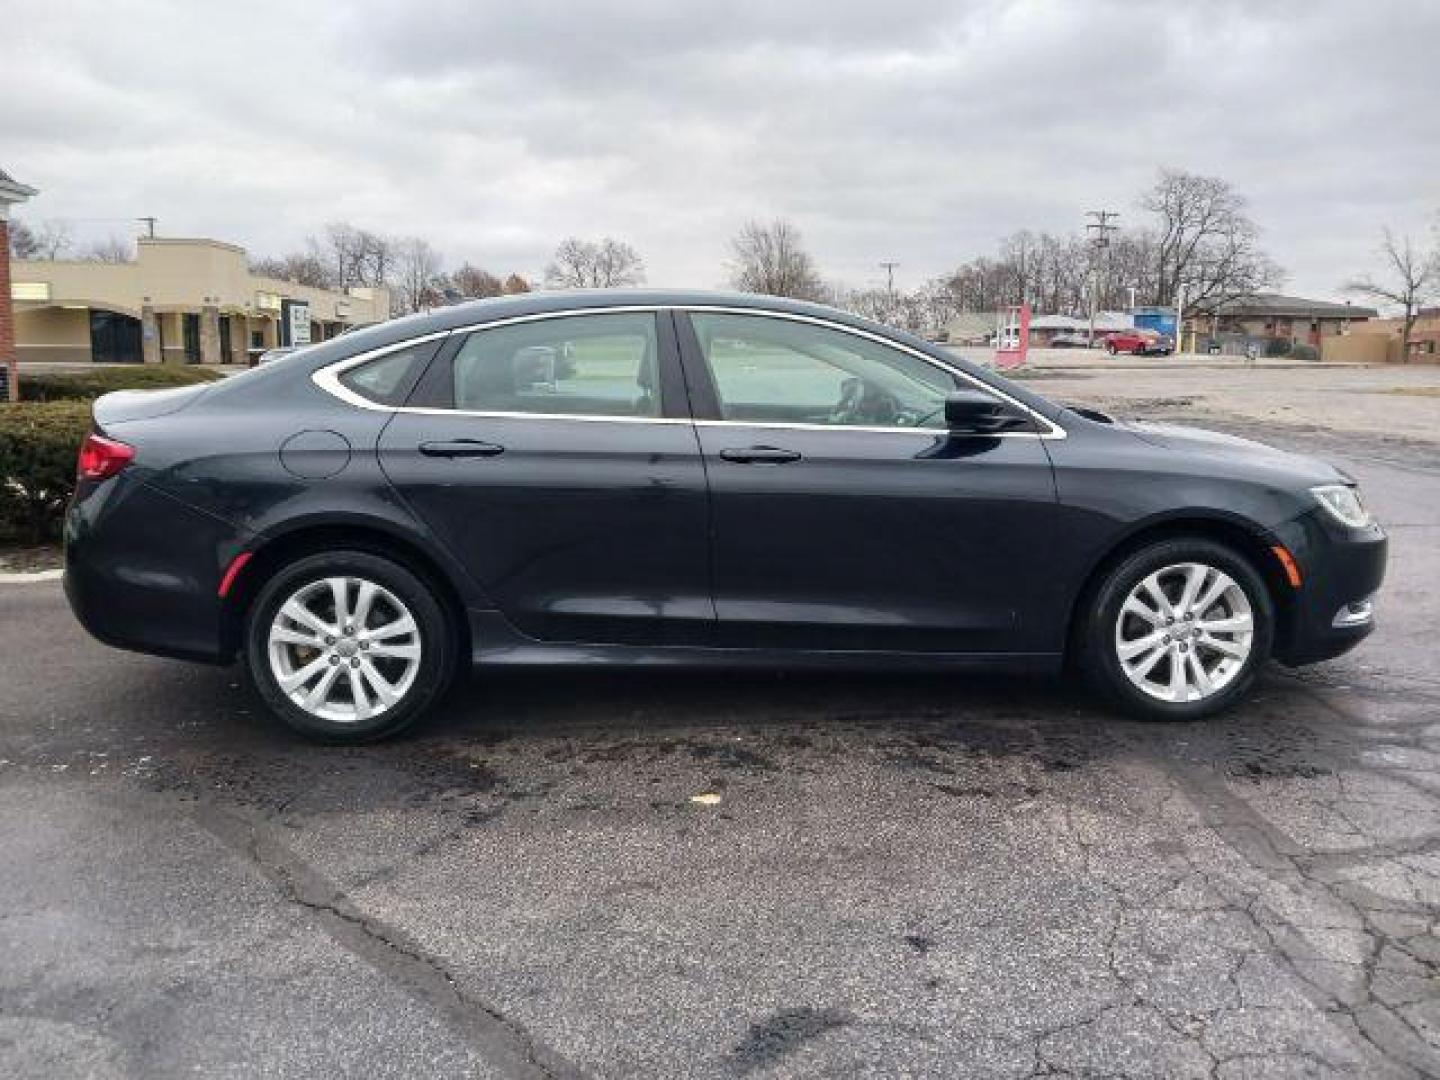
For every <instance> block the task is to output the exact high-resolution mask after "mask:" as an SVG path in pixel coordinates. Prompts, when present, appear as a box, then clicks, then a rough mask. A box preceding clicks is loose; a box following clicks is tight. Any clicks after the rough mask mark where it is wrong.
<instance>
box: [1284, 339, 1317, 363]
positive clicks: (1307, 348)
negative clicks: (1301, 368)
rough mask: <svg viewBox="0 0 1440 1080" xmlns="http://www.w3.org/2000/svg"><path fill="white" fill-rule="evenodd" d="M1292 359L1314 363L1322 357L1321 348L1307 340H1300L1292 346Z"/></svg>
mask: <svg viewBox="0 0 1440 1080" xmlns="http://www.w3.org/2000/svg"><path fill="white" fill-rule="evenodd" d="M1290 359H1291V360H1305V361H1307V362H1309V363H1314V362H1315V361H1316V360H1319V359H1320V350H1319V349H1317V348H1316V347H1315V346H1314V345H1310V344H1308V343H1306V342H1299V343H1297V344H1295V345H1292V346H1290Z"/></svg>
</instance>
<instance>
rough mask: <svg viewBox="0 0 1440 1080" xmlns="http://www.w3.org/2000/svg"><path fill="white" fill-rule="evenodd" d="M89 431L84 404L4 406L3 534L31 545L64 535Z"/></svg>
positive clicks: (0, 466)
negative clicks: (63, 526)
mask: <svg viewBox="0 0 1440 1080" xmlns="http://www.w3.org/2000/svg"><path fill="white" fill-rule="evenodd" d="M89 430H90V406H89V405H88V404H86V403H84V402H78V401H56V402H48V403H45V404H38V405H26V404H21V405H0V533H8V534H9V535H10V536H11V537H13V538H16V539H20V540H23V541H25V542H27V543H32V544H39V543H43V542H44V541H46V540H49V539H53V538H55V537H58V536H59V535H60V528H61V524H62V523H63V521H64V518H65V504H66V503H68V502H69V501H70V495H71V493H72V492H73V491H74V490H75V456H76V454H77V453H79V450H80V444H81V443H82V442H84V441H85V435H86V433H87V432H89Z"/></svg>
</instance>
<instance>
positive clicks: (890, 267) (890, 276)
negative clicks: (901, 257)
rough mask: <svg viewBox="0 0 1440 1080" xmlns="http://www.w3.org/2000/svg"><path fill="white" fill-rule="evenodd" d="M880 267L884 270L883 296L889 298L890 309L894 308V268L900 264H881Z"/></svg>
mask: <svg viewBox="0 0 1440 1080" xmlns="http://www.w3.org/2000/svg"><path fill="white" fill-rule="evenodd" d="M880 265H881V266H883V267H884V268H885V295H886V296H888V297H889V298H890V306H891V307H894V306H895V268H896V267H897V266H899V265H900V264H899V263H898V262H882V263H881V264H880Z"/></svg>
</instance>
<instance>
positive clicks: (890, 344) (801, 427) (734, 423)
mask: <svg viewBox="0 0 1440 1080" xmlns="http://www.w3.org/2000/svg"><path fill="white" fill-rule="evenodd" d="M677 310H680V311H706V312H714V313H717V314H722V315H754V316H759V317H760V318H764V319H786V320H788V321H790V322H800V323H810V324H812V325H814V326H821V327H824V328H825V329H827V330H838V331H839V332H840V333H842V334H851V335H853V336H854V337H860V338H866V339H867V340H869V341H873V342H875V344H877V345H883V346H885V347H886V348H890V349H895V350H897V351H899V352H903V353H908V354H909V355H910V356H913V357H915V359H917V360H920V361H922V362H923V363H926V364H929V365H930V366H931V367H937V368H939V369H940V370H941V371H945V372H948V373H949V374H951V375H953V376H954V377H955V378H957V379H962V380H964V381H965V382H967V383H969V384H970V385H971V386H974V387H975V388H976V389H977V390H982V391H984V392H985V393H987V394H991V395H993V396H995V397H998V398H999V399H1000V400H1002V401H1005V402H1008V403H1009V404H1011V405H1013V406H1014V407H1015V408H1017V409H1019V410H1020V411H1021V412H1023V413H1024V414H1025V415H1026V416H1028V417H1030V418H1031V419H1032V420H1034V421H1035V422H1036V423H1038V424H1041V425H1044V430H1041V431H1003V432H999V433H998V434H995V435H988V436H985V437H986V438H991V439H1063V438H1065V437H1066V434H1067V433H1066V431H1065V429H1064V428H1062V427H1061V426H1060V425H1059V424H1057V423H1055V421H1053V420H1050V419H1048V418H1047V417H1045V416H1043V415H1042V414H1040V413H1038V412H1036V411H1035V410H1034V409H1032V408H1030V406H1028V405H1026V404H1025V403H1024V402H1023V401H1020V400H1018V399H1016V398H1013V397H1011V396H1010V395H1009V394H1007V393H1005V391H1003V390H999V389H997V388H996V387H993V386H991V385H990V384H989V383H987V382H985V381H983V380H981V379H977V378H975V376H973V375H971V374H970V373H969V372H966V371H962V370H960V369H959V368H956V367H951V366H950V365H949V364H947V363H945V362H944V361H943V360H940V359H937V358H936V357H934V356H931V355H930V354H929V353H925V352H921V351H920V350H919V349H916V348H913V347H911V346H909V345H906V344H904V343H903V342H900V341H895V340H894V339H893V338H887V337H884V336H883V335H881V334H876V333H872V332H871V331H869V330H862V329H860V328H859V327H858V326H846V325H845V324H844V323H837V322H832V321H831V320H829V319H821V318H818V317H816V316H814V315H801V314H798V313H796V312H790V311H772V310H768V309H766V308H737V307H727V306H725V305H721V304H686V305H681V306H677ZM695 423H696V424H697V425H704V426H706V427H755V428H790V429H794V430H797V431H872V432H883V433H885V434H896V433H899V434H904V435H920V434H925V433H930V434H939V433H944V432H945V430H946V429H945V428H920V427H862V426H860V425H858V424H857V425H852V424H776V423H769V422H765V421H755V422H751V421H748V420H696V421H695Z"/></svg>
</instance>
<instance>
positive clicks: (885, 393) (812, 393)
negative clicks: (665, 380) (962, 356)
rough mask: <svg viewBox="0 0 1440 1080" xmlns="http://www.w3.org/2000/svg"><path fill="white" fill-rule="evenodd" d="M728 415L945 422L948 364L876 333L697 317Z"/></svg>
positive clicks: (756, 318) (882, 423) (951, 381)
mask: <svg viewBox="0 0 1440 1080" xmlns="http://www.w3.org/2000/svg"><path fill="white" fill-rule="evenodd" d="M690 320H691V323H692V325H693V326H694V327H695V334H696V337H697V338H698V339H699V342H700V350H701V353H702V354H703V355H704V357H705V361H706V364H707V365H708V366H709V369H710V374H711V377H712V378H713V379H714V382H715V393H716V396H717V397H718V398H719V403H720V415H721V417H722V419H725V420H736V421H743V422H750V423H781V424H827V425H831V424H833V425H837V426H851V427H855V426H859V427H866V426H868V427H914V428H944V427H945V396H946V395H947V394H948V393H950V392H951V391H952V390H955V389H956V388H957V386H958V385H959V384H958V382H957V380H956V378H955V377H954V376H953V375H951V374H950V373H949V372H947V371H945V370H944V369H942V368H939V367H936V366H935V365H933V364H930V363H927V362H926V361H924V360H921V359H919V358H918V357H915V356H912V355H910V354H909V353H905V352H901V351H900V350H899V349H894V348H891V347H889V346H887V345H882V344H880V343H879V342H876V341H872V340H870V339H869V338H862V337H859V336H857V335H855V334H848V333H845V332H843V331H840V330H832V329H829V328H828V327H823V326H816V325H814V324H811V323H802V322H794V321H791V320H788V319H775V318H769V317H766V316H763V315H734V314H724V313H718V312H694V313H692V314H691V316H690Z"/></svg>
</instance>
